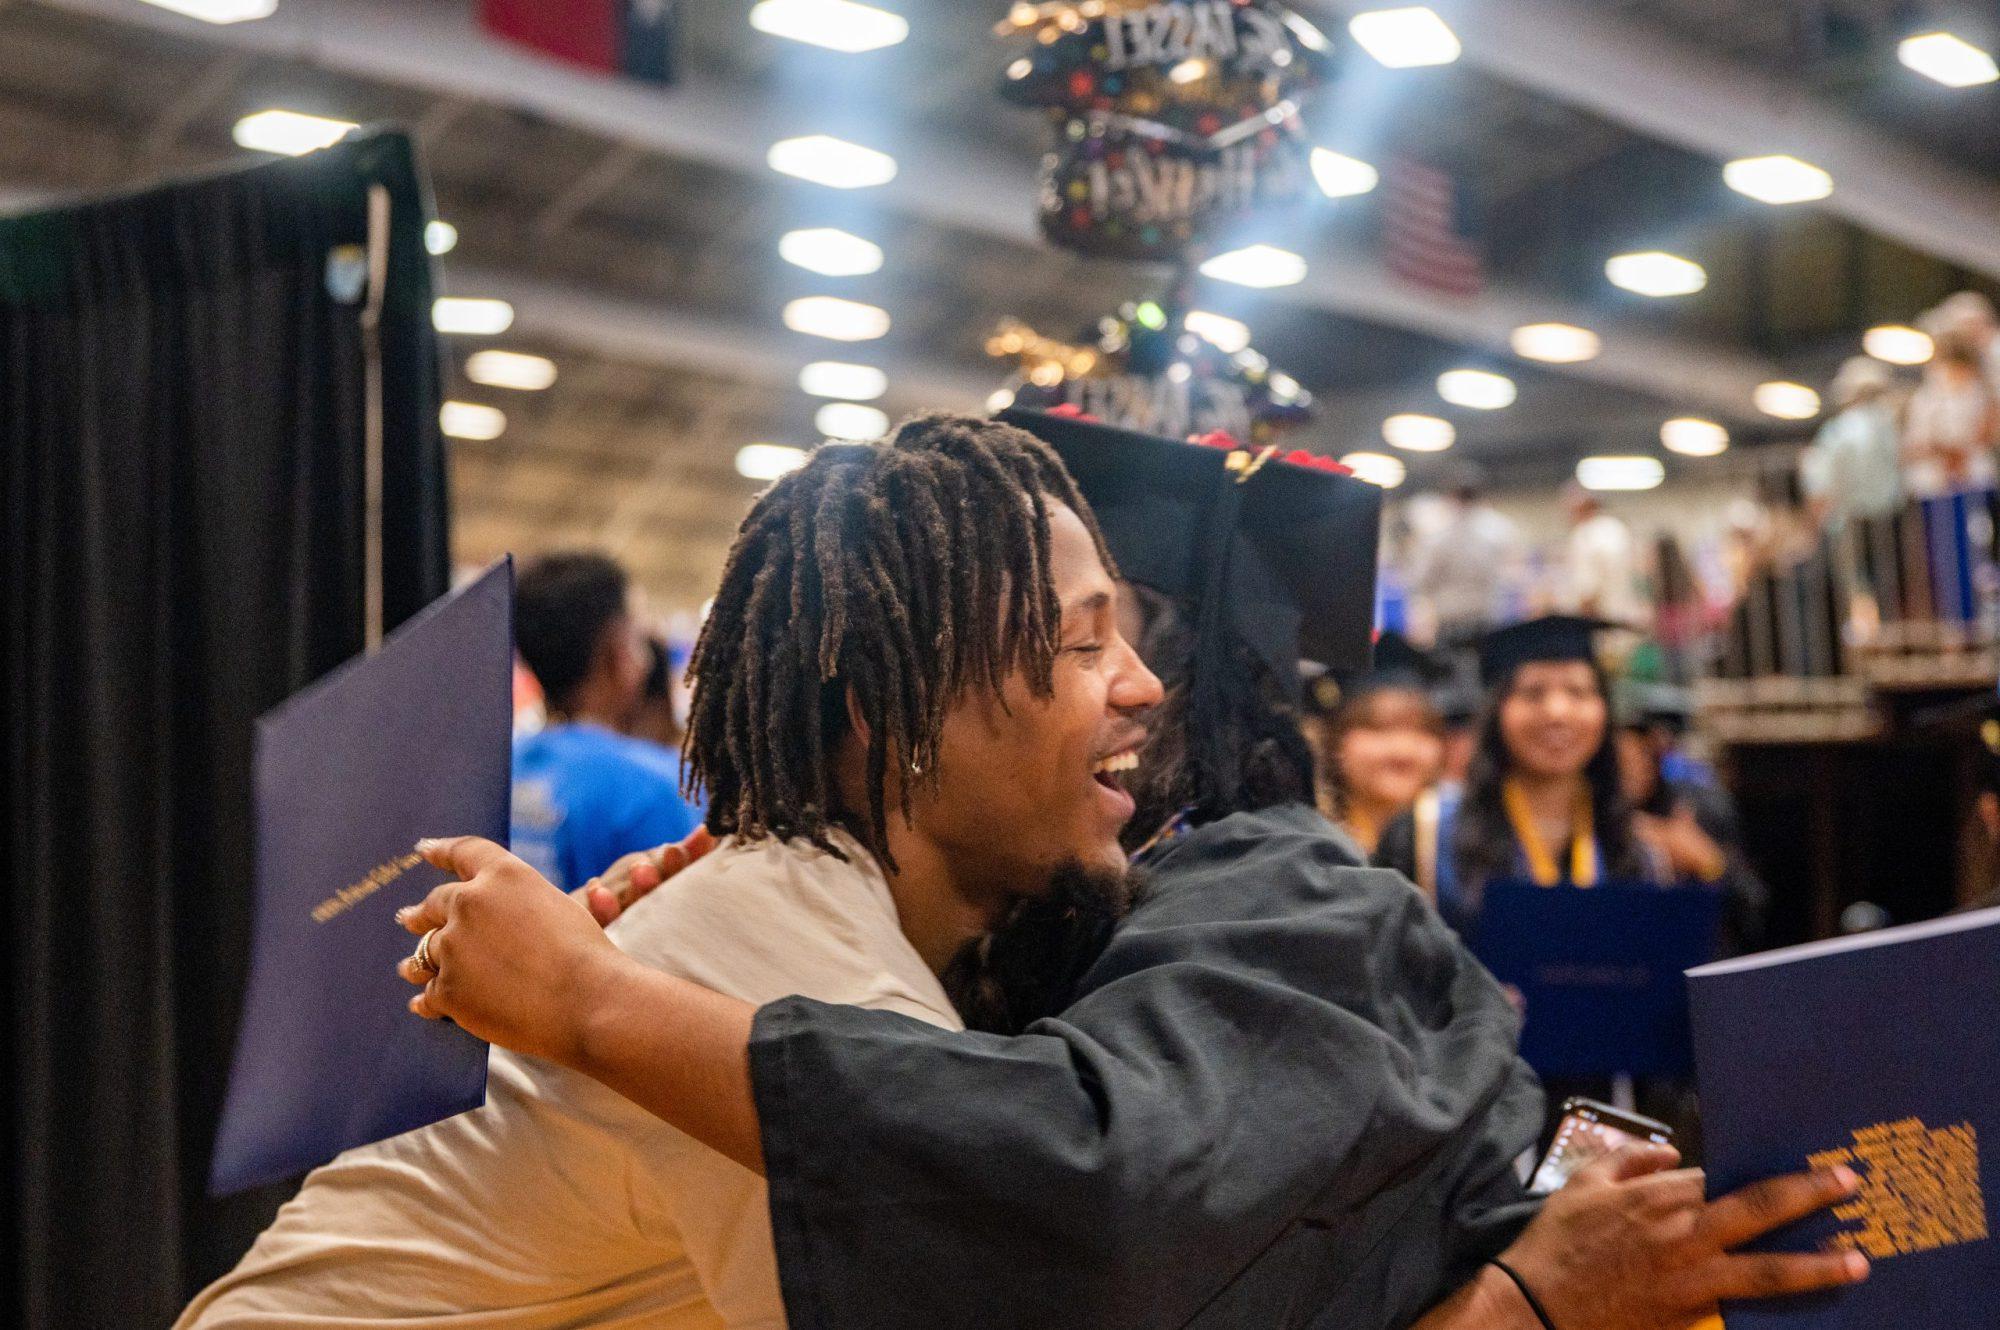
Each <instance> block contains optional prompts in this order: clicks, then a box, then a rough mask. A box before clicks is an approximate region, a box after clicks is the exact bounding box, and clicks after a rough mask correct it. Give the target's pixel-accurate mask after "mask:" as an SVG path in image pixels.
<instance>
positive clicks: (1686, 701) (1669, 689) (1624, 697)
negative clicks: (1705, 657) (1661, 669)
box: [1613, 679, 1694, 730]
mask: <svg viewBox="0 0 2000 1330" xmlns="http://www.w3.org/2000/svg"><path fill="white" fill-rule="evenodd" d="M1613 695H1614V697H1615V698H1616V700H1617V703H1618V723H1619V724H1621V725H1624V726H1626V727H1628V728H1639V727H1644V726H1652V725H1665V726H1669V727H1671V728H1673V729H1676V730H1684V729H1686V728H1687V727H1688V724H1689V723H1690V722H1691V721H1693V719H1694V692H1693V690H1692V689H1688V688H1684V687H1682V686H1681V685H1679V684H1671V683H1662V682H1660V681H1658V680H1655V679H1624V680H1621V681H1619V683H1618V685H1617V687H1616V688H1615V689H1613Z"/></svg>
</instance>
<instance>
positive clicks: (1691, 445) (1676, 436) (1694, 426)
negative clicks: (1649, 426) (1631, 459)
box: [1660, 416, 1729, 457]
mask: <svg viewBox="0 0 2000 1330" xmlns="http://www.w3.org/2000/svg"><path fill="white" fill-rule="evenodd" d="M1660 444H1661V446H1662V447H1664V448H1665V449H1666V450H1667V451H1668V452H1670V453H1679V454H1681V456H1683V457H1714V456H1715V455H1717V454H1718V453H1721V452H1724V451H1726V450H1727V449H1728V447H1729V431H1728V430H1726V429H1724V428H1723V427H1722V426H1720V425H1718V424H1716V423H1715V422H1714V421H1713V420H1702V419H1699V418H1698V417H1695V416H1681V417H1679V418H1678V419H1675V420H1669V421H1667V422H1666V423H1665V424H1664V425H1661V426H1660Z"/></svg>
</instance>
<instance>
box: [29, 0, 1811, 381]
mask: <svg viewBox="0 0 2000 1330" xmlns="http://www.w3.org/2000/svg"><path fill="white" fill-rule="evenodd" d="M43 3H46V4H50V5H53V6H55V7H57V8H60V9H64V10H69V11H72V12H76V13H82V14H88V15H92V16H95V17H98V18H101V19H106V20H111V21H116V22H124V23H141V24H146V25H149V26H152V27H155V28H158V29H161V30H166V31H172V32H175V33H176V34H179V35H181V36H184V37H192V38H198V39H203V40H207V41H211V42H215V43H221V44H230V45H234V46H237V47H240V48H243V49H247V50H251V51H255V52H257V53H260V54H262V55H266V56H270V57H276V58H282V59H290V60H296V61H300V62H304V63H308V64H312V65H317V66H319V67H322V68H325V69H329V70H332V71H335V72H337V73H341V74H345V75H348V76H350V77H356V78H362V79H368V80H374V81H381V82H387V83H391V84H396V85H400V86H405V87H412V88H418V89H422V90H425V91H428V92H431V93H433V94H436V95H442V96H452V97H462V98H467V99H472V100H478V101H485V102H489V103H493V104H497V105H502V106H511V107H517V108H520V109H524V110H529V111H533V112H535V113H537V114H539V115H542V116H545V117H547V118H549V119H550V120H553V121H556V122H558V123H562V124H566V125H569V126H571V127H573V128H577V129H582V130H585V131H588V132H592V133H596V134H600V135H603V136H605V137H607V138H610V139H613V140H615V141H618V142H623V143H628V144H631V145H632V146H635V147H639V148H643V149H645V150H646V151H649V152H654V153H658V154H661V155H663V156H667V157H671V158H678V159H684V160H690V161H697V162H702V163H706V164H708V165H711V166H716V167H720V168H723V169H727V170H731V171H735V172H738V173H741V174H746V175H758V176H761V175H764V174H766V173H767V171H768V168H767V167H766V166H765V164H764V160H763V158H764V150H765V149H766V148H767V147H768V146H769V144H770V143H772V142H773V141H775V140H777V139H779V138H783V137H786V136H788V135H793V134H802V133H811V132H814V131H816V130H821V129H824V128H825V126H824V125H823V124H822V123H821V122H820V117H818V116H817V115H816V114H815V113H814V111H813V109H812V108H810V107H787V106H781V105H777V104H775V103H774V102H773V101H772V99H770V98H769V97H766V96H763V95H760V91H759V89H758V88H756V87H754V86H748V85H744V84H741V83H733V82H729V81H726V80H722V79H718V78H716V77H715V76H713V75H710V74H706V73H705V72H704V71H702V70H699V69H689V70H687V71H686V73H685V75H684V77H683V79H682V81H681V82H680V83H679V84H677V85H676V86H675V87H673V88H671V89H667V90H664V91H662V90H657V89H653V88H648V87H645V86H643V85H640V84H637V83H632V82H629V81H620V80H615V79H605V78H598V77H593V76H590V75H587V74H582V73H578V72H575V71H571V70H568V69H565V68H563V67H561V66H559V65H557V64H554V63H552V62H550V61H547V60H543V59H540V58H538V57H536V56H534V55H532V54H529V53H527V52H525V51H522V50H519V49H517V48H515V47H512V46H509V45H507V44H506V43H503V42H499V41H496V40H493V39H491V38H489V37H487V36H485V35H484V34H483V33H481V32H479V31H478V30H477V28H476V27H475V26H474V25H473V23H472V21H471V19H470V15H469V11H468V10H467V8H466V7H465V6H464V5H463V4H462V3H454V2H453V0H424V3H422V4H409V3H400V2H399V3H391V2H390V0H316V3H314V4H312V5H289V6H286V7H284V8H281V9H280V10H279V11H278V12H277V13H276V14H274V15H272V16H271V17H270V18H267V19H262V20H259V21H257V22H254V23H238V24H232V25H229V26H226V27H214V26H210V25H207V24H201V23H195V22H192V21H190V20H187V19H184V18H181V17H179V16H177V15H174V14H171V13H169V12H167V11H165V10H161V9H158V8H155V7H153V6H148V5H134V4H130V3H128V2H127V0H43ZM977 95H982V96H983V95H986V93H985V92H984V90H978V92H977ZM885 146H893V147H894V149H895V152H896V155H897V157H898V159H899V162H900V164H901V168H902V169H901V171H900V172H899V174H898V176H897V178H896V179H895V180H893V181H891V182H890V183H889V184H887V185H884V186H882V187H880V188H879V189H878V190H876V191H874V193H873V194H872V195H871V197H872V198H874V199H876V200H878V201H880V202H881V203H883V204H884V205H886V206H888V207H890V208H892V209H895V210H897V211H900V212H902V213H904V214H906V215H909V216H912V217H915V218H918V219H920V220H922V221H925V222H928V223H930V224H933V225H939V226H945V227H949V228H952V229H955V230H960V231H964V232H968V233H972V234H976V235H983V236H986V237H989V238H991V239H994V240H997V241H1001V242H1005V243H1009V244H1016V245H1021V246H1024V247H1040V246H1041V245H1042V243H1043V242H1042V240H1041V237H1040V234H1039V232H1038V230H1037V228H1036V225H1035V219H1034V216H1033V206H1032V203H1033V199H1034V197H1035V181H1034V165H1033V163H1032V162H1026V161H1022V160H1019V159H1018V158H1017V157H1015V156H1012V155H1009V154H1006V153H1002V152H997V151H995V150H993V149H991V148H988V147H985V146H983V145H980V144H977V143H973V142H968V141H965V140H961V139H956V138H945V137H942V136H939V135H937V134H935V133H931V132H928V131H926V130H925V129H924V128H923V127H922V126H907V125H906V126H898V127H897V128H896V130H895V137H894V142H893V144H892V145H885ZM1308 258H1309V259H1310V261H1311V267H1312V272H1311V275H1310V276H1309V277H1308V278H1307V280H1306V282H1305V283H1304V284H1303V285H1302V286H1299V287H1295V288H1292V289H1291V290H1289V291H1285V292H1274V293H1271V298H1273V299H1276V300H1280V301H1289V302H1294V303H1299V304H1304V305H1308V306H1312V307H1316V308H1318V309H1321V310H1324V311H1327V312H1331V313H1335V314H1339V315H1343V316H1347V317H1352V318H1357V319H1362V320H1367V321H1372V322H1376V323H1381V324H1387V325H1390V326H1394V327H1400V328H1406V329H1412V330H1415V331H1419V332H1423V333H1425V334H1427V335H1430V336H1435V337H1440V338H1443V339H1445V340H1448V341H1454V342H1458V343H1461V344H1464V345H1468V346H1472V347H1477V348H1481V349H1484V350H1486V351H1489V352H1493V353H1495V354H1499V355H1503V356H1504V355H1506V354H1507V336H1508V333H1509V332H1511V331H1512V329H1513V328H1514V327H1516V326H1518V325H1519V324H1521V323H1533V322H1544V321H1560V322H1569V323H1581V324H1585V325H1586V326H1589V327H1591V328H1593V329H1595V330H1597V331H1598V332H1599V333H1600V334H1601V335H1602V337H1603V342H1604V351H1603V354H1602V355H1600V356H1599V357H1598V358H1597V359H1595V360H1592V361H1588V362H1585V363H1583V364H1579V365H1571V366H1563V367H1561V369H1560V370H1559V371H1558V372H1561V373H1566V374H1573V375H1575V376H1578V377H1581V378H1586V379H1591V380H1595V381H1598V382H1605V383H1611V384H1614V385H1617V386H1619V387H1622V388H1627V389H1632V390H1636V391H1640V392H1646V393H1649V394H1653V395H1656V396H1659V397H1663V398H1666V399H1668V400H1670V401H1671V402H1672V403H1674V405H1675V406H1676V408H1677V409H1693V410H1705V411H1710V412H1714V413H1717V414H1720V415H1723V416H1724V417H1726V418H1730V419H1736V420H1741V419H1745V418H1748V417H1750V416H1751V415H1752V410H1751V405H1750V393H1751V390H1752V389H1753V388H1754V387H1755V385H1756V384H1758V383H1760V382H1762V381H1764V380H1765V379H1769V378H1773V377H1777V370H1776V368H1775V367H1774V366H1773V365H1771V364H1770V363H1768V362H1766V361H1765V360H1763V359H1762V358H1760V357H1757V356H1754V355H1750V354H1747V353H1743V352H1739V351H1735V350H1730V349H1725V348H1723V347H1719V346H1713V345H1706V344H1698V343H1692V342H1689V341H1686V340H1684V339H1681V338H1677V337H1673V336H1668V335H1662V334H1657V333H1651V332H1648V331H1645V330H1643V329H1640V328H1638V327H1636V326H1631V325H1625V324H1614V323H1609V322H1607V320H1606V319H1605V317H1604V315H1603V313H1602V311H1599V310H1594V309H1590V308H1587V307H1584V306H1582V305H1579V304H1576V303H1575V302H1571V301H1566V300H1562V299H1559V298H1556V297H1552V296H1550V297H1545V296H1541V295H1536V294H1532V293H1528V292H1524V291H1515V290H1508V289H1504V288H1489V289H1488V290H1487V291H1485V292H1484V293H1482V294H1480V295H1479V296H1476V297H1473V298H1470V299H1459V298H1455V297H1449V296H1445V295H1442V294H1439V293H1436V292H1432V291H1428V290H1425V289H1423V288H1420V287H1416V286H1412V285H1409V284H1407V283H1404V282H1401V281H1399V280H1398V279H1396V278H1394V277H1393V276H1391V275H1390V274H1388V273H1387V272H1386V271H1385V270H1384V269H1383V267H1382V266H1381V264H1380V263H1379V262H1378V261H1377V260H1376V259H1375V258H1374V257H1373V256H1372V255H1367V254H1362V253H1359V252H1355V251H1352V250H1343V249H1333V248H1325V247H1322V248H1320V249H1318V250H1316V251H1315V252H1312V253H1310V254H1309V255H1308Z"/></svg>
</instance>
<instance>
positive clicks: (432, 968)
mask: <svg viewBox="0 0 2000 1330" xmlns="http://www.w3.org/2000/svg"><path fill="white" fill-rule="evenodd" d="M435 936H437V930H436V929H435V928H433V929H431V930H430V932H428V933H425V934H424V935H423V936H422V937H420V938H418V939H417V951H416V954H415V955H414V956H412V957H411V958H410V959H411V960H413V961H415V962H416V963H417V968H418V969H419V970H421V971H423V972H424V973H425V974H436V973H437V972H438V967H437V965H436V964H435V963H434V962H432V960H431V939H432V938H433V937H435Z"/></svg>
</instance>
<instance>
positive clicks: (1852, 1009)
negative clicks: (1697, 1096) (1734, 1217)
mask: <svg viewBox="0 0 2000 1330" xmlns="http://www.w3.org/2000/svg"><path fill="white" fill-rule="evenodd" d="M1688 992H1689V995H1690V997H1691V998H1692V1000H1693V1004H1694V1040H1695V1062H1696V1080H1697V1082H1698V1085H1699V1088H1700V1090H1701V1111H1702V1124H1703V1137H1704V1142H1705V1145H1706V1149H1707V1154H1708V1158H1707V1160H1706V1162H1707V1165H1708V1190H1709V1194H1710V1195H1711V1196H1719V1195H1722V1194H1724V1193H1727V1192H1730V1191H1734V1190H1735V1189H1737V1188H1738V1187H1742V1186H1744V1185H1746V1184H1748V1183H1751V1182H1755V1181H1758V1180H1759V1179H1762V1178H1768V1177H1775V1176H1777V1175H1779V1174H1783V1173H1796V1172H1799V1171H1801V1170H1803V1169H1807V1168H1823V1167H1831V1166H1833V1165H1836V1164H1844V1165H1846V1166H1847V1167H1849V1168H1852V1169H1853V1170H1854V1171H1855V1172H1856V1173H1858V1174H1859V1175H1860V1176H1861V1180H1862V1185H1861V1191H1860V1192H1859V1193H1858V1194H1857V1195H1856V1196H1855V1197H1854V1198H1853V1199H1852V1200H1851V1201H1848V1202H1846V1203H1843V1204H1841V1205H1836V1206H1834V1207H1833V1208H1832V1209H1830V1210H1824V1211H1821V1212H1820V1213H1819V1214H1817V1215H1814V1216H1812V1217H1810V1218H1808V1219H1806V1220H1803V1221H1801V1222H1800V1223H1797V1224H1794V1225H1792V1226H1791V1227H1789V1228H1786V1229H1782V1230H1780V1231H1779V1232H1777V1233H1775V1234H1773V1235H1771V1236H1770V1237H1768V1238H1766V1239H1764V1240H1763V1241H1761V1242H1759V1243H1757V1244H1756V1249H1758V1250H1764V1251H1816V1250H1820V1249H1823V1248H1844V1247H1853V1248H1858V1249H1859V1250H1861V1251H1862V1252H1865V1253H1866V1254H1867V1255H1868V1256H1869V1258H1870V1259H1871V1260H1872V1261H1873V1263H1874V1265H1873V1269H1872V1270H1871V1271H1870V1273H1869V1276H1868V1279H1867V1281H1866V1282H1865V1283H1861V1284H1857V1285H1854V1286H1853V1287H1851V1288H1846V1289H1842V1290H1839V1291H1837V1292H1833V1293H1822V1294H1814V1295H1812V1296H1809V1297H1801V1298H1788V1299H1779V1300H1776V1301H1771V1302H1756V1303H1744V1304H1742V1305H1740V1306H1739V1305H1730V1306H1726V1307H1724V1309H1723V1316H1724V1320H1725V1321H1726V1322H1727V1324H1728V1326H1729V1330H1781V1328H1782V1330H1905V1328H1907V1330H1918V1327H1921V1328H1922V1330H1974V1328H1975V1327H1977V1328H1978V1330H1991V1327H1993V1326H1995V1325H2000V1236H1996V1235H1995V1234H1994V1233H1993V1231H1992V1222H1993V1220H1994V1218H1995V1214H1994V1210H1993V1205H1992V1198H1993V1197H1995V1196H1996V1195H2000V910H1982V911H1979V912H1978V913H1976V914H1965V915H1957V916H1953V917H1950V918H1946V919H1939V920H1934V921H1932V922H1930V923H1924V924H1911V925H1908V926H1907V927H1903V928H1890V929H1884V930H1882V931H1881V932H1877V933H1866V934H1863V935H1861V936H1859V937H1852V938H1839V939H1835V940H1834V941H1831V942H1817V943H1811V944H1808V945H1806V946H1802V947H1787V948H1785V949H1783V950H1780V951H1771V952H1765V953H1763V954H1762V955H1758V956H1746V957H1743V958H1741V959H1739V960H1731V961H1723V962H1720V963H1718V964H1715V965H1708V966H1703V967H1702V968H1700V969H1697V970H1694V971H1692V972H1690V973H1689V975H1688Z"/></svg>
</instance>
